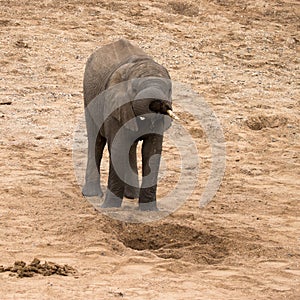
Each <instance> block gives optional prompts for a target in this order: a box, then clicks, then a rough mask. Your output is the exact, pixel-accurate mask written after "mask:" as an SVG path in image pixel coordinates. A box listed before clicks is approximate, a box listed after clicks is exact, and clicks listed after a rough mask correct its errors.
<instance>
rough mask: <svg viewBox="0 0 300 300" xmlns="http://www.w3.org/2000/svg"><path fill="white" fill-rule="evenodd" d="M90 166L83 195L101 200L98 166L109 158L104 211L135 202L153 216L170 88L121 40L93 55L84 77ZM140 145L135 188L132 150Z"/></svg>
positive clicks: (162, 73) (162, 72)
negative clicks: (106, 155)
mask: <svg viewBox="0 0 300 300" xmlns="http://www.w3.org/2000/svg"><path fill="white" fill-rule="evenodd" d="M83 88H84V107H85V117H86V126H87V134H88V162H87V168H86V177H85V185H84V187H83V195H85V196H100V197H101V196H102V195H103V193H102V190H101V186H100V163H101V158H102V154H103V149H104V147H105V145H106V143H107V145H108V151H109V156H110V161H109V177H108V186H107V193H106V196H105V200H104V203H103V204H102V207H103V208H107V207H120V206H121V205H122V199H123V197H124V196H125V197H127V198H131V199H133V198H139V209H140V210H157V204H156V190H157V177H158V171H159V164H160V156H161V151H162V143H163V132H164V131H165V130H166V129H167V128H169V127H170V125H171V118H177V117H176V115H175V114H174V113H173V112H172V103H171V92H172V85H171V80H170V75H169V73H168V71H167V70H166V69H165V68H164V67H163V66H161V65H160V64H158V63H156V62H155V61H154V60H153V59H152V58H151V57H150V56H148V55H146V54H145V53H144V51H143V50H141V49H140V48H138V47H137V46H134V45H132V44H131V43H130V42H129V41H127V40H124V39H121V40H119V41H117V42H114V43H111V44H109V45H106V46H104V47H102V48H100V49H98V50H97V51H95V52H94V53H93V54H92V55H91V56H90V57H89V59H88V61H87V64H86V68H85V74H84V82H83ZM138 141H142V143H143V144H142V183H141V186H140V187H139V182H138V170H137V158H136V147H137V143H138Z"/></svg>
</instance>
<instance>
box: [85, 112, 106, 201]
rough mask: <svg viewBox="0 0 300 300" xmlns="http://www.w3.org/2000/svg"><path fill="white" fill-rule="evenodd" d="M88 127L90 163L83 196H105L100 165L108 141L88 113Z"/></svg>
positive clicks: (87, 168)
mask: <svg viewBox="0 0 300 300" xmlns="http://www.w3.org/2000/svg"><path fill="white" fill-rule="evenodd" d="M85 116H86V127H87V134H88V161H87V167H86V175H85V185H84V186H83V189H82V194H83V195H84V196H87V197H92V196H99V197H102V196H103V192H102V190H101V185H100V163H101V159H102V154H103V150H104V147H105V144H106V139H105V138H104V137H102V136H101V135H100V134H99V130H98V128H97V126H96V125H95V124H94V122H93V120H92V118H91V116H90V114H89V113H88V112H86V114H85Z"/></svg>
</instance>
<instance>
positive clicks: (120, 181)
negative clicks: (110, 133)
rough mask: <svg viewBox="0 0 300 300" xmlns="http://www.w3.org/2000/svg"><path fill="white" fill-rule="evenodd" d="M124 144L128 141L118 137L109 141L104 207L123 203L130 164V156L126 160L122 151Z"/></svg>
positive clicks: (118, 205) (117, 205)
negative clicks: (126, 175)
mask: <svg viewBox="0 0 300 300" xmlns="http://www.w3.org/2000/svg"><path fill="white" fill-rule="evenodd" d="M124 145H126V143H125V142H124V141H123V140H122V139H118V138H116V139H115V140H114V142H113V143H112V141H109V145H108V147H109V154H110V159H109V175H108V183H107V192H106V196H105V200H104V202H103V204H102V208H108V207H120V206H121V205H122V200H123V196H124V190H125V170H126V166H127V165H126V163H127V164H128V158H127V161H126V159H125V157H126V155H124V153H123V151H122V149H123V147H124ZM127 153H128V152H127Z"/></svg>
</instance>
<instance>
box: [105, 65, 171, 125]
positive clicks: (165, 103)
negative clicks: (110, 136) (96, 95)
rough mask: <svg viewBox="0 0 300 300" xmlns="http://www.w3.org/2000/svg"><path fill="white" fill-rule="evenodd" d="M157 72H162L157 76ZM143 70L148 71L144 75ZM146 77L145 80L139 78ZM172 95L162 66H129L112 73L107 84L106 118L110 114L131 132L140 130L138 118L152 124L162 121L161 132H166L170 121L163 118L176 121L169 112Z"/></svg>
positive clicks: (167, 76) (169, 83)
mask: <svg viewBox="0 0 300 300" xmlns="http://www.w3.org/2000/svg"><path fill="white" fill-rule="evenodd" d="M145 64H147V65H146V66H145ZM141 65H143V68H142V70H143V71H144V72H143V73H142V74H140V72H139V70H140V68H141ZM158 68H159V69H161V72H157V69H158ZM145 69H146V70H148V72H147V74H145ZM152 69H153V70H152ZM151 70H152V72H151ZM129 74H130V75H129ZM153 74H155V76H154V75H153ZM145 75H146V76H147V77H139V76H145ZM157 75H159V76H161V77H158V76H157ZM171 95H172V84H171V80H170V79H169V75H168V73H167V71H166V70H165V69H164V68H163V67H162V66H160V65H158V64H156V63H154V62H153V61H152V60H148V61H146V62H145V61H143V62H139V63H136V62H134V63H128V64H125V65H122V66H121V67H120V68H118V69H117V70H116V71H115V72H113V74H111V76H110V79H109V80H108V84H107V89H106V93H105V107H104V109H106V110H107V112H106V113H105V115H106V116H108V115H109V113H111V116H113V117H114V118H115V119H117V120H118V121H119V123H120V124H123V125H124V126H125V127H126V128H127V129H129V130H131V131H138V130H139V126H138V124H137V117H140V118H141V119H145V118H150V119H151V122H152V123H153V124H154V122H156V121H157V120H162V119H163V120H164V130H166V129H168V128H169V127H170V126H171V119H170V118H168V117H164V116H170V117H171V118H173V119H176V118H177V116H176V115H175V114H174V113H173V111H172V100H171ZM130 120H131V121H130ZM129 121H130V122H129Z"/></svg>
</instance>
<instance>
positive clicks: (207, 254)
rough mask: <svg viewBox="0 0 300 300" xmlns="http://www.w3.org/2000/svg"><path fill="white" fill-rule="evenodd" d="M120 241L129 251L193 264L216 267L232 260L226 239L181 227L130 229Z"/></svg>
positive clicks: (120, 236)
mask: <svg viewBox="0 0 300 300" xmlns="http://www.w3.org/2000/svg"><path fill="white" fill-rule="evenodd" d="M119 240H120V241H121V242H122V243H123V244H124V245H125V246H126V247H127V248H131V249H134V250H138V251H143V250H145V251H151V252H152V253H154V254H155V255H156V256H158V257H161V258H165V259H169V258H170V259H181V260H183V261H188V262H192V263H206V264H215V263H219V262H220V261H222V260H223V259H224V258H225V257H226V256H228V249H227V247H226V245H225V241H224V240H223V239H222V238H220V237H218V236H214V235H211V234H207V233H204V232H201V231H197V230H195V229H193V228H190V227H187V226H182V225H178V224H169V223H167V224H162V225H158V226H149V225H140V226H137V227H128V228H127V229H126V230H125V231H124V230H123V231H122V232H120V235H119Z"/></svg>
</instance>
